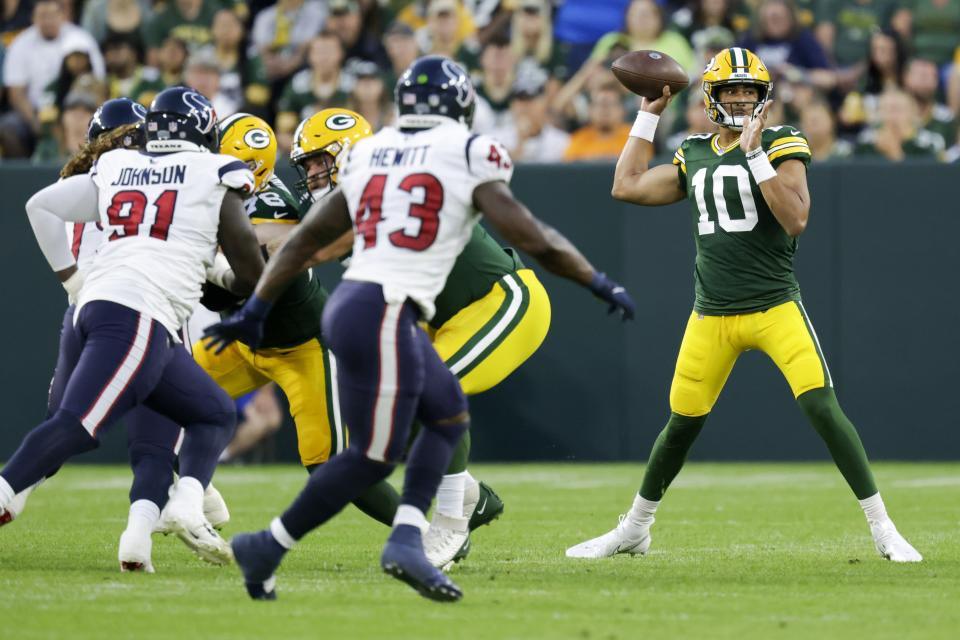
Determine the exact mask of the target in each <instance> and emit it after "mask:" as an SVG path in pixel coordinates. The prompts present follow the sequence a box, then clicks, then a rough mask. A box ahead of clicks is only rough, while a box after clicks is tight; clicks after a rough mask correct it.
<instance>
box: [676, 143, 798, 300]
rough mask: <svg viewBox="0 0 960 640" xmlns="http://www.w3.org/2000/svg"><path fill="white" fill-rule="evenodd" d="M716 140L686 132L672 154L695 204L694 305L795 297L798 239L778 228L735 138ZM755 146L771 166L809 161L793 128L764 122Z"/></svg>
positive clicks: (679, 173) (685, 187)
mask: <svg viewBox="0 0 960 640" xmlns="http://www.w3.org/2000/svg"><path fill="white" fill-rule="evenodd" d="M718 141H719V136H718V134H709V133H705V134H698V135H693V136H690V137H688V138H687V139H686V140H684V141H683V144H681V145H680V148H679V149H678V150H677V152H676V154H675V156H674V158H673V163H674V164H675V165H676V166H677V168H678V169H677V177H678V179H679V181H680V187H681V189H683V191H684V192H685V193H686V194H687V198H688V200H689V201H690V203H691V209H692V211H693V228H694V232H695V234H694V237H695V238H696V243H697V264H696V271H695V278H696V295H697V298H696V303H695V306H694V308H695V309H696V310H697V311H698V312H702V313H706V314H710V315H725V314H738V313H749V312H752V311H762V310H764V309H769V308H770V307H773V306H775V305H777V304H780V303H783V302H786V301H788V300H799V299H800V285H799V284H797V279H796V276H795V275H794V272H793V255H794V253H795V252H796V248H797V241H796V238H792V237H790V236H789V235H788V234H787V233H786V231H784V230H783V227H781V226H780V223H779V222H778V221H777V219H776V218H775V217H774V215H773V212H772V211H770V207H769V206H767V203H766V201H765V200H764V198H763V193H762V192H761V191H760V186H759V185H758V184H757V182H756V180H755V179H754V178H753V175H752V174H751V173H750V167H749V165H748V164H747V159H746V156H745V155H744V153H743V150H742V149H741V148H740V142H739V140H737V141H736V142H735V143H734V144H733V145H731V146H730V147H728V148H726V149H723V148H721V147H720V145H719V142H718ZM761 145H762V146H763V148H764V150H765V151H766V152H767V157H768V158H769V159H770V163H771V164H772V165H773V166H774V167H778V166H779V165H780V164H781V163H783V162H786V161H787V160H799V161H800V162H803V163H804V164H808V163H809V161H810V147H809V146H808V145H807V141H806V138H804V137H803V134H802V133H800V131H798V130H797V129H794V128H792V127H770V128H768V129H764V131H763V133H762V135H761Z"/></svg>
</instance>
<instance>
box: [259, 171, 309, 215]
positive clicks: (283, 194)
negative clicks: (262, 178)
mask: <svg viewBox="0 0 960 640" xmlns="http://www.w3.org/2000/svg"><path fill="white" fill-rule="evenodd" d="M247 202H248V204H247V214H248V215H249V216H250V222H251V223H252V224H263V223H265V222H275V223H279V224H297V222H299V221H300V208H299V207H298V206H297V199H296V198H295V197H294V196H293V194H292V193H290V191H289V189H287V187H286V185H284V184H283V183H282V182H281V181H280V179H279V178H277V177H276V176H274V177H272V178H270V182H269V183H268V184H267V188H266V189H264V190H263V191H260V192H259V193H257V194H256V196H255V197H253V198H250V200H248V201H247Z"/></svg>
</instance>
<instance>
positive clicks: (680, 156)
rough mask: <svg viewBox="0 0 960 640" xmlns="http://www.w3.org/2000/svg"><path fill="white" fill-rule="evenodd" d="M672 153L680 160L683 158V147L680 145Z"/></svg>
mask: <svg viewBox="0 0 960 640" xmlns="http://www.w3.org/2000/svg"><path fill="white" fill-rule="evenodd" d="M674 155H675V156H677V157H679V158H680V159H681V160H683V147H680V148H679V149H677V152H676V153H675V154H674Z"/></svg>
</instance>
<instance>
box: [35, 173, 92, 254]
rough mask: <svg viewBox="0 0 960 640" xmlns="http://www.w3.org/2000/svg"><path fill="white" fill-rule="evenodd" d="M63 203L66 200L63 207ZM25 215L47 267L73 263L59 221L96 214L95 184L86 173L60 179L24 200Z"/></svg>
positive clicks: (89, 219) (82, 219)
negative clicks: (25, 202) (66, 206)
mask: <svg viewBox="0 0 960 640" xmlns="http://www.w3.org/2000/svg"><path fill="white" fill-rule="evenodd" d="M64 203H69V207H68V208H67V210H66V211H64ZM27 217H28V218H29V219H30V226H31V227H33V234H34V235H35V236H36V237H37V244H39V245H40V250H41V251H43V255H44V257H45V258H46V259H47V262H48V263H49V264H50V268H51V269H53V270H54V271H62V270H63V269H66V268H67V267H71V266H73V265H74V264H76V260H75V259H74V257H73V252H72V251H70V242H69V239H68V238H67V228H66V226H65V225H64V224H63V223H64V222H93V221H95V220H96V219H97V218H98V215H97V187H96V185H95V184H94V183H93V180H92V179H91V177H90V175H89V174H80V175H76V176H71V177H69V178H66V179H64V180H61V181H60V182H57V183H55V184H52V185H50V186H49V187H47V188H46V189H43V190H42V191H39V192H37V193H36V194H34V196H33V197H32V198H30V200H28V201H27Z"/></svg>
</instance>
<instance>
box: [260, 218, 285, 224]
mask: <svg viewBox="0 0 960 640" xmlns="http://www.w3.org/2000/svg"><path fill="white" fill-rule="evenodd" d="M250 224H297V221H296V220H291V219H289V218H286V219H284V218H276V219H274V220H271V219H269V218H250Z"/></svg>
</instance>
